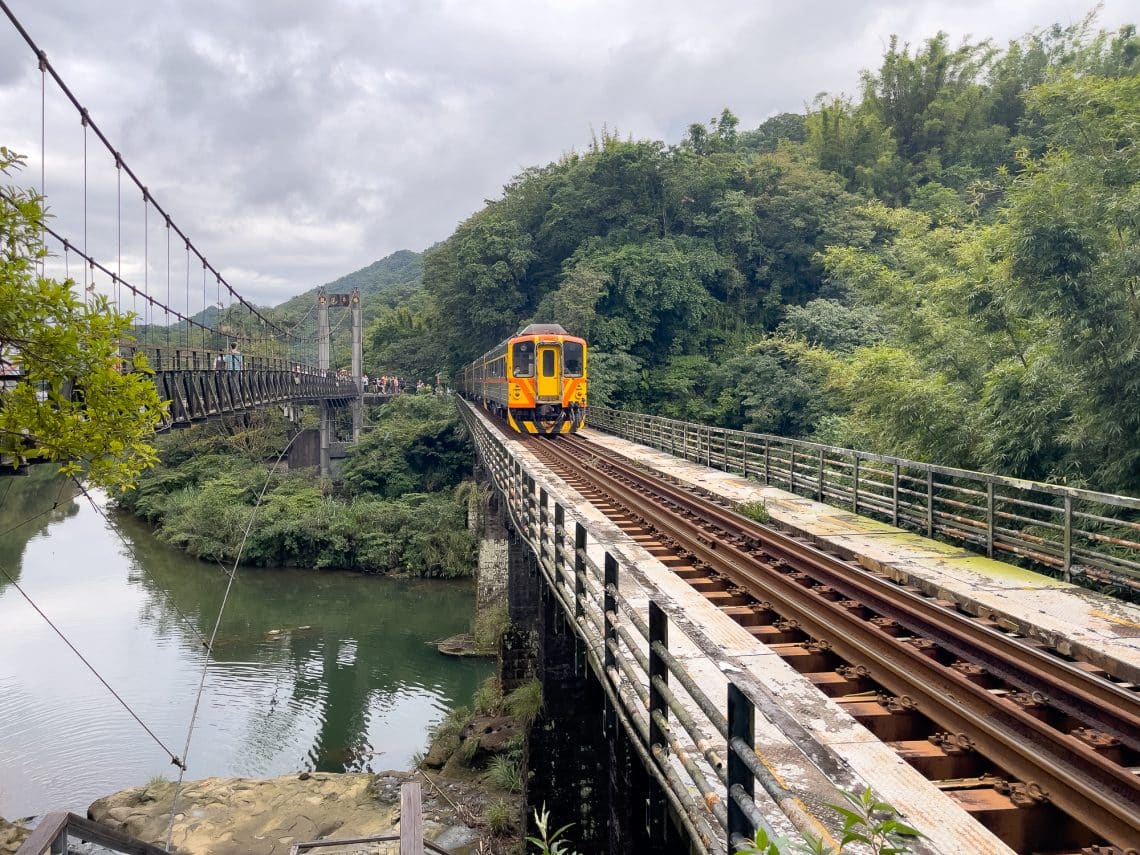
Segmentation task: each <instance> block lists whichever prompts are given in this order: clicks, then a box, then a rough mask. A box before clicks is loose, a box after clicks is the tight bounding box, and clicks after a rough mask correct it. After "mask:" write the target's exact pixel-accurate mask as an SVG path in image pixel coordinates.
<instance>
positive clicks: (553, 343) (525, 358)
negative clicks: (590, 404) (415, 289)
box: [456, 324, 588, 436]
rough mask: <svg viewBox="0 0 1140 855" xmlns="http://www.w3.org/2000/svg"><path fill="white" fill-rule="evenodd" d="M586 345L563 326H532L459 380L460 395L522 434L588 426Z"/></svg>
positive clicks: (465, 369) (569, 430) (486, 355)
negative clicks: (479, 404)
mask: <svg viewBox="0 0 1140 855" xmlns="http://www.w3.org/2000/svg"><path fill="white" fill-rule="evenodd" d="M587 382H588V372H587V365H586V342H585V340H584V339H581V338H578V337H577V336H573V335H570V333H568V332H566V330H565V329H563V328H562V326H561V325H559V324H531V325H530V326H527V327H525V328H524V329H523V330H521V331H520V332H518V333H517V334H516V335H513V336H511V337H510V338H508V339H506V340H505V341H503V342H501V343H500V344H498V345H497V346H496V347H493V348H491V349H490V350H488V351H487V352H486V353H484V354H483V355H482V356H480V357H479V358H478V359H476V360H475V361H474V362H472V363H471V364H470V365H466V366H464V367H463V369H462V371H461V372H460V373H459V375H458V377H457V385H456V388H458V390H459V392H460V394H462V395H463V396H464V397H465V398H467V399H468V400H471V401H478V402H479V403H481V404H482V405H483V407H484V409H486V410H488V411H489V412H491V413H493V414H495V415H497V416H499V417H500V418H503V419H506V421H507V423H508V424H509V425H510V426H511V428H512V429H513V430H515V431H517V432H518V433H530V434H539V435H543V436H555V435H557V434H563V433H574V432H576V431H577V430H579V429H580V428H581V427H582V426H583V425H584V424H585V423H586V386H587Z"/></svg>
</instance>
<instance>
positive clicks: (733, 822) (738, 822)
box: [728, 681, 756, 848]
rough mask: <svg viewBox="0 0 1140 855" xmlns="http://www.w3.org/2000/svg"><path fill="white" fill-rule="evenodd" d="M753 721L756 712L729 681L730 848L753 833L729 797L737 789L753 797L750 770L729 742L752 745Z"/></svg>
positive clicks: (743, 695) (733, 798)
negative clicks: (735, 841)
mask: <svg viewBox="0 0 1140 855" xmlns="http://www.w3.org/2000/svg"><path fill="white" fill-rule="evenodd" d="M755 721H756V713H755V710H754V708H753V706H752V701H750V700H748V698H747V697H746V696H745V694H744V693H743V692H742V691H740V689H738V688H737V687H736V684H735V683H733V682H731V681H730V682H729V684H728V841H729V847H730V848H731V847H732V842H733V840H734V839H736V837H737V835H739V836H740V837H743V838H745V839H746V840H751V839H752V836H753V834H754V833H755V829H754V828H753V827H752V823H751V822H749V820H748V815H747V814H746V813H745V812H744V811H743V810H742V809H741V808H740V805H739V804H737V801H736V798H735V797H734V795H733V791H734V790H735V789H736V788H737V787H740V788H741V789H742V790H743V791H744V795H746V796H747V797H748V798H749V799H754V798H755V796H756V786H755V781H754V779H753V777H752V771H751V770H750V769H749V768H748V766H747V765H746V764H745V762H744V761H743V760H742V759H741V758H740V755H739V754H737V752H736V750H735V749H734V748H733V742H735V741H736V740H737V739H741V740H743V741H744V743H745V744H746V745H749V746H753V745H755V744H756V736H755V731H756V725H755Z"/></svg>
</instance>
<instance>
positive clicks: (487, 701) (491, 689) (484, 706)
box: [472, 674, 503, 715]
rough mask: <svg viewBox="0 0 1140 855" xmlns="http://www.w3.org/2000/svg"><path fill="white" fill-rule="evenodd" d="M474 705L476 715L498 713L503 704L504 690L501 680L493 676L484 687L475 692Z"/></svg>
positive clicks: (486, 681)
mask: <svg viewBox="0 0 1140 855" xmlns="http://www.w3.org/2000/svg"><path fill="white" fill-rule="evenodd" d="M472 703H473V704H474V705H475V713H476V715H492V714H494V713H496V712H498V711H499V709H500V707H501V705H502V703H503V688H502V686H501V685H500V684H499V678H498V677H497V676H495V675H493V674H492V675H491V676H490V677H488V678H487V679H486V680H484V681H483V685H481V686H480V687H479V690H478V691H477V692H475V697H474V698H473V699H472Z"/></svg>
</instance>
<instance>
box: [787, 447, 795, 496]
mask: <svg viewBox="0 0 1140 855" xmlns="http://www.w3.org/2000/svg"><path fill="white" fill-rule="evenodd" d="M789 448H791V450H792V455H791V458H790V459H789V461H788V490H789V491H790V492H792V493H794V492H796V447H795V446H794V445H792V446H789Z"/></svg>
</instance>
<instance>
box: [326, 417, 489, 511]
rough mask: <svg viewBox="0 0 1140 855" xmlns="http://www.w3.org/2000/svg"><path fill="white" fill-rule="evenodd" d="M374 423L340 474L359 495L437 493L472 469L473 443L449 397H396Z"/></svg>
mask: <svg viewBox="0 0 1140 855" xmlns="http://www.w3.org/2000/svg"><path fill="white" fill-rule="evenodd" d="M374 425H375V426H374V427H373V429H372V431H371V432H370V433H368V434H367V435H366V436H365V437H364V438H363V439H362V440H361V441H360V442H359V443H357V444H356V445H355V446H353V447H352V448H351V450H350V451H349V455H348V458H347V459H346V460H345V461H344V463H343V464H342V465H341V477H342V478H343V479H344V483H345V485H346V486H347V487H348V488H349V489H350V490H352V491H353V492H355V493H358V494H377V495H380V496H383V497H386V498H395V497H397V496H402V495H405V494H408V493H423V492H433V491H438V490H440V489H443V488H444V487H446V486H449V485H452V484H457V483H459V482H460V481H461V480H462V478H463V477H464V476H466V475H467V474H468V473H469V472H470V471H471V464H472V459H473V452H472V449H471V444H470V442H469V440H468V438H467V433H466V431H465V429H464V428H463V426H462V423H461V422H460V419H459V414H458V412H457V411H456V409H455V404H454V403H453V402H452V401H451V400H450V399H449V398H447V397H446V396H438V395H400V396H397V397H396V398H394V399H393V400H392V401H390V402H389V403H387V404H386V405H385V406H383V407H382V408H380V412H379V416H378V418H376V419H375V421H374Z"/></svg>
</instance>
